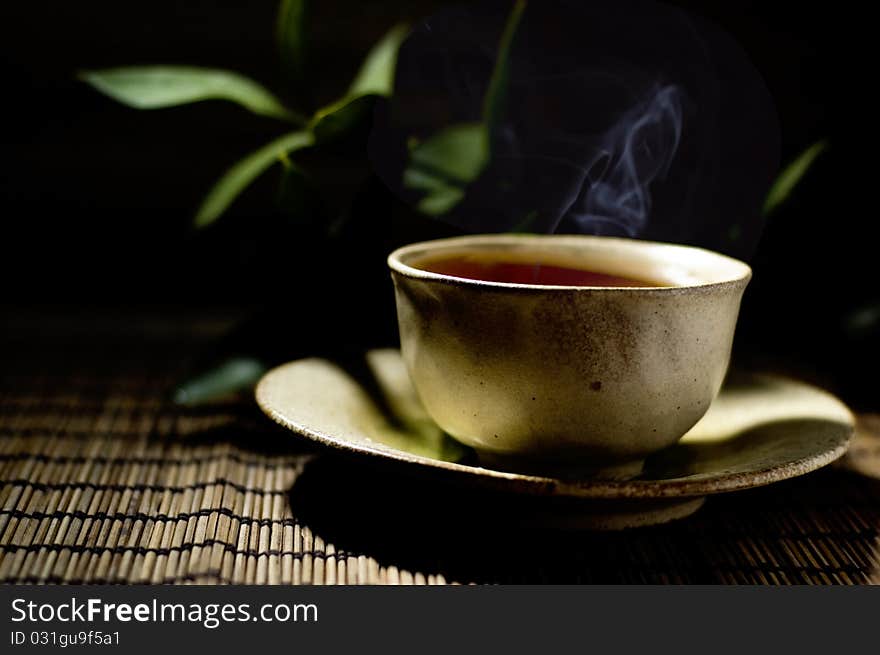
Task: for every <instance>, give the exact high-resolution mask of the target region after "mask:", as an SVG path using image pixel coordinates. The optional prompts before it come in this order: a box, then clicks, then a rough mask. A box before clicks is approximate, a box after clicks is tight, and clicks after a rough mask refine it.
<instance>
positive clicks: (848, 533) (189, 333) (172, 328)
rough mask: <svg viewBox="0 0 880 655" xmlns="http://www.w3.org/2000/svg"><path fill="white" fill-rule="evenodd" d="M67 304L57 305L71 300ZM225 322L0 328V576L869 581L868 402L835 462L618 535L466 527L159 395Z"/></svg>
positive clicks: (451, 509) (243, 419)
mask: <svg viewBox="0 0 880 655" xmlns="http://www.w3.org/2000/svg"><path fill="white" fill-rule="evenodd" d="M71 314H72V313H71ZM225 328H226V323H225V322H224V320H222V319H220V318H218V319H216V320H215V319H206V318H204V317H200V318H195V317H190V318H188V319H180V318H178V319H176V320H170V319H167V318H165V319H163V318H155V317H144V316H141V317H135V318H134V319H133V318H132V317H128V318H126V319H125V320H120V319H118V318H114V317H112V316H110V317H106V316H105V317H103V319H100V320H99V319H97V318H95V317H80V318H76V317H75V316H68V317H67V318H61V319H59V318H58V317H57V316H55V317H52V318H48V317H42V318H41V317H39V316H36V317H35V316H33V315H32V316H31V317H30V318H28V319H27V320H11V321H10V322H9V324H8V325H7V326H6V328H5V329H4V330H3V335H2V339H0V361H2V362H3V364H2V382H0V581H3V582H13V583H14V582H97V583H135V582H152V583H258V584H262V583H330V584H332V583H351V584H361V583H367V584H372V583H428V584H434V583H437V584H442V583H449V582H462V583H468V582H477V583H483V582H500V583H539V582H540V583H547V582H549V583H668V582H671V583H757V584H789V583H818V584H837V583H840V584H860V583H873V582H878V581H880V538H878V534H880V417H878V416H876V415H863V416H861V417H860V426H859V431H858V435H857V438H856V440H855V442H854V445H853V447H852V448H851V449H850V453H849V454H848V455H847V457H846V458H845V460H844V461H842V462H840V463H838V464H836V465H834V466H832V467H829V468H826V469H824V470H821V471H818V472H816V473H813V474H810V475H808V476H805V477H803V478H800V479H797V480H791V481H788V482H784V483H779V484H775V485H771V486H768V487H765V488H761V489H755V490H752V491H746V492H739V493H732V494H727V495H723V496H718V497H715V498H712V499H710V500H709V502H707V504H706V505H705V507H704V508H703V509H702V510H700V511H699V512H698V513H697V514H696V515H694V516H693V517H690V518H688V519H685V520H683V521H679V522H676V523H672V524H669V525H665V526H658V527H653V528H644V529H639V530H633V531H626V532H621V533H571V532H547V531H545V532H540V531H535V530H529V529H525V528H521V527H519V526H516V525H511V526H509V529H505V530H504V531H503V533H502V532H499V531H498V530H492V531H486V530H482V529H481V528H480V520H479V519H480V517H479V516H471V515H469V514H468V512H469V509H468V507H467V503H466V502H463V503H454V502H451V500H450V499H451V496H450V495H449V491H448V490H447V489H444V488H438V487H437V486H436V484H433V483H429V482H425V481H419V480H417V479H414V478H411V477H408V476H404V475H401V474H399V473H396V472H393V471H387V470H378V469H374V468H372V466H371V465H370V464H368V463H366V462H362V461H356V460H345V459H340V458H339V457H338V456H335V455H333V454H332V453H328V452H326V451H323V450H320V449H317V448H315V447H313V446H310V445H308V444H306V443H304V442H302V441H300V440H298V439H297V438H295V437H294V436H293V435H291V434H290V433H287V432H285V431H283V430H281V429H280V428H277V427H276V426H274V425H273V424H272V423H271V422H270V421H268V420H266V419H264V418H263V416H262V415H261V414H260V413H259V411H258V410H257V409H256V406H255V404H254V402H253V400H252V399H251V398H250V397H248V396H242V397H240V398H235V399H230V400H227V401H223V402H219V403H214V404H210V405H207V406H203V407H198V408H189V409H187V408H182V407H179V406H176V405H174V404H173V403H172V402H170V401H169V400H168V393H167V392H168V389H169V388H170V387H171V386H172V384H173V383H174V382H175V381H176V380H177V378H178V376H179V375H180V373H181V371H182V370H183V364H184V363H185V362H186V360H187V358H188V357H189V356H190V355H191V354H192V353H193V352H197V351H198V350H199V349H200V348H202V347H204V346H205V344H206V343H209V342H210V340H211V339H212V338H214V337H216V336H217V335H218V334H220V333H221V332H222V331H223V330H224V329H225Z"/></svg>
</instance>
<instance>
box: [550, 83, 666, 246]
mask: <svg viewBox="0 0 880 655" xmlns="http://www.w3.org/2000/svg"><path fill="white" fill-rule="evenodd" d="M681 124H682V112H681V101H680V91H679V89H678V87H677V86H675V85H667V86H662V87H660V88H659V89H656V91H652V93H651V94H650V95H649V96H648V97H647V98H646V99H645V100H643V101H641V102H639V103H638V104H636V106H634V107H633V108H632V109H630V110H629V111H628V112H626V113H625V114H624V115H623V116H621V117H620V119H619V120H618V121H617V122H616V123H615V124H614V125H612V126H611V128H610V129H608V131H607V132H605V134H604V135H603V137H602V139H601V141H600V145H599V147H598V150H597V152H596V154H595V155H594V157H593V159H592V161H590V162H588V163H587V166H586V171H587V172H586V174H585V175H584V178H583V182H582V184H581V188H580V189H579V190H578V194H577V197H575V198H574V199H573V200H572V202H571V205H570V206H569V209H568V212H567V214H568V217H569V218H570V219H571V220H572V221H573V222H574V223H575V224H576V225H577V226H578V227H579V229H580V231H582V232H586V233H592V234H601V233H603V232H608V231H612V232H617V231H622V232H623V233H625V234H626V235H628V236H636V235H638V234H639V233H640V232H641V230H642V228H643V227H644V226H645V224H646V222H647V220H648V216H649V214H650V211H651V189H650V185H651V182H653V181H654V180H655V179H657V178H658V177H659V178H661V179H662V178H663V177H665V175H666V173H667V171H668V170H669V165H670V164H671V162H672V159H673V158H674V156H675V153H676V151H677V149H678V143H679V140H680V139H681ZM608 228H611V230H609V229H608ZM614 228H617V229H614ZM554 231H555V230H554Z"/></svg>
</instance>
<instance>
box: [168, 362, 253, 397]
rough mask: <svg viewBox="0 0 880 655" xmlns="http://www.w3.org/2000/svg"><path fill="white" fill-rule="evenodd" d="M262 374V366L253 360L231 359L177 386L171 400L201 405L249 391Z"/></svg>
mask: <svg viewBox="0 0 880 655" xmlns="http://www.w3.org/2000/svg"><path fill="white" fill-rule="evenodd" d="M265 372H266V365H265V364H263V363H262V362H261V361H259V360H257V359H253V358H250V357H235V358H231V359H228V360H226V361H225V362H223V363H222V364H220V365H219V366H216V367H214V368H212V369H210V370H208V371H206V372H204V373H202V374H200V375H197V376H196V377H194V378H192V379H191V380H187V381H186V382H184V383H183V384H181V385H180V386H179V387H177V389H175V390H174V395H173V399H174V402H175V403H177V404H178V405H185V406H187V407H193V406H196V405H201V404H203V403H207V402H211V401H214V400H217V399H219V398H222V397H223V396H227V395H229V394H232V393H236V392H238V391H244V390H246V389H250V388H252V387H253V386H254V385H255V384H256V383H257V381H258V380H259V379H260V377H262V375H263V373H265Z"/></svg>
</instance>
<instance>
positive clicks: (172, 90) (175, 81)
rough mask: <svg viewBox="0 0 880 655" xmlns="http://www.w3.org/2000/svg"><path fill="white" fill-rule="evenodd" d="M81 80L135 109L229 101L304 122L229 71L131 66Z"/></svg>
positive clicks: (88, 74) (94, 73)
mask: <svg viewBox="0 0 880 655" xmlns="http://www.w3.org/2000/svg"><path fill="white" fill-rule="evenodd" d="M79 78H80V79H81V80H82V81H84V82H87V83H88V84H90V85H91V86H93V87H94V88H95V89H97V90H98V91H100V92H101V93H104V94H105V95H108V96H110V97H111V98H113V99H114V100H117V101H119V102H121V103H122V104H125V105H128V106H129V107H135V108H136V109H159V108H162V107H174V106H177V105H184V104H188V103H191V102H199V101H201V100H230V101H232V102H237V103H238V104H240V105H241V106H243V107H245V108H246V109H249V110H250V111H252V112H254V113H255V114H260V115H263V116H270V117H272V118H281V119H284V120H288V121H292V122H304V121H303V119H302V117H300V116H297V115H296V114H295V113H294V112H291V111H290V110H289V109H287V108H286V107H284V105H283V104H281V101H280V100H278V99H277V98H276V97H275V96H274V95H272V94H271V93H270V92H269V91H267V90H266V88H265V87H263V86H262V85H260V84H258V83H257V82H254V81H253V80H251V79H249V78H247V77H245V76H243V75H239V74H238V73H234V72H232V71H228V70H220V69H215V68H196V67H192V66H131V67H127V68H108V69H104V70H92V71H83V72H81V73H80V74H79Z"/></svg>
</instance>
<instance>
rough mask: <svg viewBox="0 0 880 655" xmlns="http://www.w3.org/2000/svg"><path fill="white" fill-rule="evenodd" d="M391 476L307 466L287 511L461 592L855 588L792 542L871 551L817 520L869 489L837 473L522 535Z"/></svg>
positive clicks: (855, 568)
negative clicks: (486, 586)
mask: <svg viewBox="0 0 880 655" xmlns="http://www.w3.org/2000/svg"><path fill="white" fill-rule="evenodd" d="M393 468H394V467H387V468H386V467H384V466H372V465H366V464H364V463H363V461H360V462H358V461H355V460H350V459H348V458H344V457H339V456H337V455H327V456H321V457H319V458H317V459H315V460H312V461H311V462H310V463H309V465H308V466H307V467H306V469H305V471H304V472H303V473H302V475H301V476H300V477H299V478H298V479H297V482H296V483H295V485H294V486H293V488H292V489H291V492H290V502H291V506H292V509H293V513H294V515H295V516H297V518H298V519H299V520H300V521H301V522H303V523H304V524H305V525H308V526H309V527H310V528H311V529H312V530H313V531H314V533H315V534H317V535H320V536H321V537H322V538H323V539H324V540H326V541H328V542H330V543H333V544H334V546H336V548H337V549H338V550H341V551H345V552H347V553H350V554H354V555H367V556H370V557H373V558H375V559H376V560H377V561H378V562H379V564H380V565H383V566H389V565H394V566H397V567H398V568H400V569H405V570H408V571H410V572H413V573H414V572H420V573H424V574H425V575H428V574H442V575H443V576H444V577H445V578H446V580H447V581H448V582H462V583H468V582H477V583H494V582H498V583H508V584H516V583H521V584H530V583H574V584H591V583H592V584H618V583H635V584H639V583H642V584H662V583H682V584H688V583H698V584H700V583H702V584H706V583H723V582H734V583H745V584H756V583H761V584H791V583H798V584H800V583H806V582H814V583H815V582H825V583H835V582H864V581H867V579H868V577H869V576H870V575H871V574H872V568H873V567H872V565H871V562H869V561H868V560H867V559H866V560H865V561H864V562H861V561H855V560H853V559H852V558H850V559H849V560H848V561H845V560H843V559H841V561H838V562H836V563H832V562H824V563H821V562H820V563H816V562H815V561H814V558H813V556H812V555H809V554H808V553H806V552H804V553H801V550H803V549H801V548H800V546H797V544H799V543H803V544H804V548H806V549H807V550H810V551H811V552H812V549H813V548H815V547H816V544H817V543H818V542H819V541H821V542H822V543H821V544H819V546H820V547H821V548H823V549H827V550H828V551H829V552H839V553H847V552H850V553H851V552H852V546H853V543H854V541H858V542H859V543H860V544H864V545H865V546H866V547H870V548H876V550H878V551H880V542H878V540H877V533H878V530H880V526H878V528H877V529H874V530H869V531H868V532H867V533H865V532H859V533H858V534H855V533H850V532H848V531H846V530H843V529H841V528H840V525H837V522H836V521H834V523H835V525H834V526H832V525H831V524H830V523H828V522H827V521H826V518H827V517H829V516H833V515H834V514H835V513H836V509H835V508H839V507H840V506H841V504H843V505H846V504H849V503H859V502H861V503H864V496H865V494H869V495H872V494H873V493H876V492H877V491H878V490H880V487H878V485H876V484H871V481H866V480H865V479H861V478H857V477H856V476H851V475H848V474H846V473H843V472H841V471H834V470H825V471H820V472H817V473H814V474H812V475H811V476H807V478H806V479H801V480H798V481H789V482H783V483H778V484H776V485H773V486H772V487H768V488H764V489H756V490H752V491H745V492H738V493H736V494H726V495H721V496H718V497H716V498H712V499H710V500H709V502H708V503H707V505H706V507H704V508H703V509H702V510H700V511H699V512H697V514H696V515H694V516H692V517H689V518H687V519H683V520H680V521H676V522H673V523H669V524H666V525H660V526H654V527H648V528H639V529H635V530H627V531H622V532H574V531H564V530H548V529H536V528H528V527H524V526H523V524H522V522H521V521H519V520H518V517H517V514H516V512H511V511H510V507H511V503H510V502H509V501H510V497H509V496H505V497H501V496H498V495H495V494H491V493H487V492H482V491H481V492H477V491H475V490H469V489H463V488H456V487H454V486H452V485H448V484H441V483H439V482H438V481H436V480H433V481H432V480H420V479H417V478H415V477H414V476H411V475H406V474H402V473H400V472H399V471H395V470H392V469H393ZM866 484H868V485H869V486H870V489H866V488H865V485H866ZM859 498H861V499H862V500H861V501H860V500H859ZM504 500H506V502H504V503H500V502H499V501H504ZM543 500H545V501H546V500H547V499H543ZM504 508H506V509H504ZM792 544H795V546H797V547H795V548H794V550H792V548H793V546H792Z"/></svg>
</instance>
